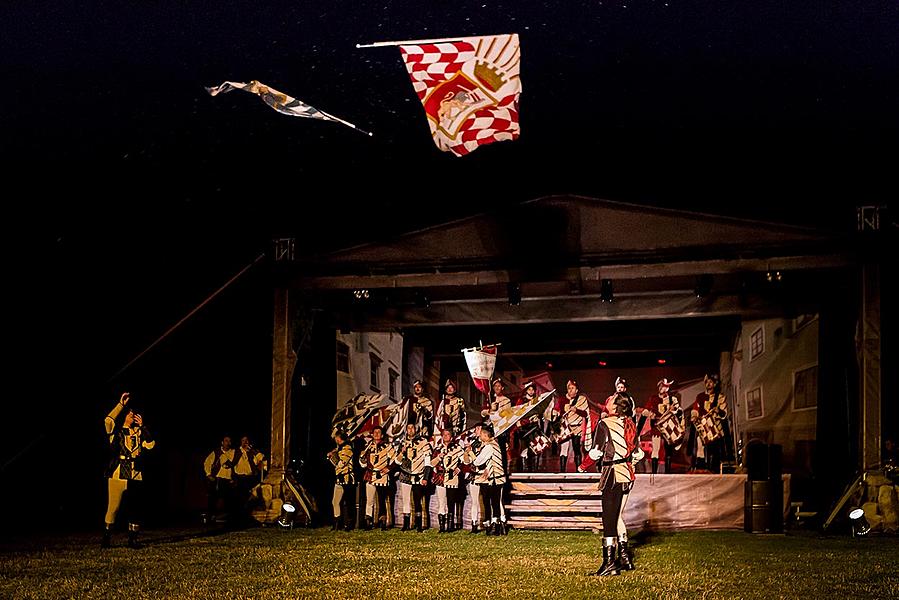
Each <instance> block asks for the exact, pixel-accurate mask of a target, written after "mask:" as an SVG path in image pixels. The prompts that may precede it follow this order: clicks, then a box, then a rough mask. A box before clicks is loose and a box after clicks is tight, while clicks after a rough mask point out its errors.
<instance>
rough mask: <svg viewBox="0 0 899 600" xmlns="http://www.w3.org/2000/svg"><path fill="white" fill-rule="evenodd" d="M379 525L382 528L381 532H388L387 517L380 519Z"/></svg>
mask: <svg viewBox="0 0 899 600" xmlns="http://www.w3.org/2000/svg"><path fill="white" fill-rule="evenodd" d="M378 524H379V525H380V526H381V531H387V517H379V518H378Z"/></svg>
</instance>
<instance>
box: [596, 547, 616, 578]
mask: <svg viewBox="0 0 899 600" xmlns="http://www.w3.org/2000/svg"><path fill="white" fill-rule="evenodd" d="M617 539H618V538H613V537H607V538H602V564H601V565H600V566H599V569H597V571H596V572H595V573H593V575H597V576H599V577H603V576H605V575H620V574H621V571H619V570H618V561H616V560H615V540H617Z"/></svg>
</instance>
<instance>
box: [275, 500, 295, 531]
mask: <svg viewBox="0 0 899 600" xmlns="http://www.w3.org/2000/svg"><path fill="white" fill-rule="evenodd" d="M296 514H297V507H296V506H294V505H293V504H291V503H290V502H285V503H284V504H282V505H281V514H280V516H279V517H278V525H280V526H281V527H284V528H285V529H293V518H294V516H296Z"/></svg>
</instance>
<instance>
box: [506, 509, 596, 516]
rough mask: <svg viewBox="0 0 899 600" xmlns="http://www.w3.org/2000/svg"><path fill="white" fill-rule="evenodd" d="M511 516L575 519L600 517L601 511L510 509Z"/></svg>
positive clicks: (508, 511)
mask: <svg viewBox="0 0 899 600" xmlns="http://www.w3.org/2000/svg"><path fill="white" fill-rule="evenodd" d="M506 512H507V513H508V514H510V515H515V516H522V515H555V516H565V515H570V516H573V517H580V516H584V517H586V516H590V515H599V514H600V512H601V511H599V510H596V509H593V510H581V509H580V508H578V507H576V506H541V507H539V508H516V507H514V506H513V507H509V509H508V510H507V511H506Z"/></svg>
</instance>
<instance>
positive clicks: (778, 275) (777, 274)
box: [765, 271, 784, 283]
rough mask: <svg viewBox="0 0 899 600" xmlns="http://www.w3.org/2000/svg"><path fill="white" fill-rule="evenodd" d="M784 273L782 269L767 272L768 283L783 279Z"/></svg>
mask: <svg viewBox="0 0 899 600" xmlns="http://www.w3.org/2000/svg"><path fill="white" fill-rule="evenodd" d="M783 277H784V276H783V273H782V272H781V271H768V272H767V273H765V279H767V280H768V283H775V282H778V281H782V280H783Z"/></svg>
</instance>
